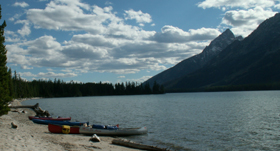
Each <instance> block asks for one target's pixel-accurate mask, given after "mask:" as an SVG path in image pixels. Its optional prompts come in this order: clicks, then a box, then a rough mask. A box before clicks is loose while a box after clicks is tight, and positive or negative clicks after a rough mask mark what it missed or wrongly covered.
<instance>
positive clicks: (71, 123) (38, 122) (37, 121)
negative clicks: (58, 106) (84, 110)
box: [32, 119, 89, 126]
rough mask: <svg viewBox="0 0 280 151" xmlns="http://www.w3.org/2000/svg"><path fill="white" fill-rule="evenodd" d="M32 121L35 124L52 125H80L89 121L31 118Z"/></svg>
mask: <svg viewBox="0 0 280 151" xmlns="http://www.w3.org/2000/svg"><path fill="white" fill-rule="evenodd" d="M32 121H33V122H34V123H37V124H45V125H48V124H54V125H69V126H81V125H83V124H85V123H86V124H87V125H88V124H89V122H69V121H52V120H40V119H32Z"/></svg>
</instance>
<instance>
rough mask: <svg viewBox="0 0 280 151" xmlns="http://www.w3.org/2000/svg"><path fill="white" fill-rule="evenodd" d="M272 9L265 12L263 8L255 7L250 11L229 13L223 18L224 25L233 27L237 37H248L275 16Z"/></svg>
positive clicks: (232, 11)
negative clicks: (261, 24)
mask: <svg viewBox="0 0 280 151" xmlns="http://www.w3.org/2000/svg"><path fill="white" fill-rule="evenodd" d="M275 13H276V12H273V11H272V10H271V9H268V10H265V9H263V8H261V7H255V8H254V9H248V10H231V11H227V12H226V13H225V15H224V17H223V20H222V24H224V25H228V26H231V27H232V29H231V30H232V31H233V32H234V33H235V35H242V36H243V37H246V36H247V35H249V34H250V33H251V32H252V31H253V30H255V29H256V28H257V27H258V25H259V24H260V23H261V22H263V21H264V20H265V19H267V18H270V17H272V16H274V15H275Z"/></svg>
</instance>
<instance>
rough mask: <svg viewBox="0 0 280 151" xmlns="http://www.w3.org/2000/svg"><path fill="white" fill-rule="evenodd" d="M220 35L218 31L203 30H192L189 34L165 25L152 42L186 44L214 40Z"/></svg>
mask: <svg viewBox="0 0 280 151" xmlns="http://www.w3.org/2000/svg"><path fill="white" fill-rule="evenodd" d="M219 34H220V32H219V30H218V29H212V28H201V29H190V30H189V31H188V32H186V31H183V30H182V29H180V28H178V27H173V26H171V25H165V26H164V27H162V29H161V32H158V33H155V34H154V35H153V36H152V37H150V38H149V39H150V40H154V41H157V42H162V43H185V42H189V41H203V40H212V39H214V38H215V37H217V36H218V35H219Z"/></svg>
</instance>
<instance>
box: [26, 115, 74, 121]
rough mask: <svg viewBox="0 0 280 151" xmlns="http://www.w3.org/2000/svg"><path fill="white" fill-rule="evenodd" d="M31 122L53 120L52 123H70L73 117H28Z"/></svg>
mask: <svg viewBox="0 0 280 151" xmlns="http://www.w3.org/2000/svg"><path fill="white" fill-rule="evenodd" d="M28 118H29V119H30V120H32V119H39V120H52V121H70V120H71V117H57V118H55V117H38V116H28Z"/></svg>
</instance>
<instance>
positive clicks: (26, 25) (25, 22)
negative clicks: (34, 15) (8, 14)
mask: <svg viewBox="0 0 280 151" xmlns="http://www.w3.org/2000/svg"><path fill="white" fill-rule="evenodd" d="M15 24H23V27H22V28H21V29H19V30H18V31H17V32H18V33H19V34H20V35H21V36H22V37H24V36H28V35H30V33H31V30H30V24H29V21H28V20H18V21H16V22H15Z"/></svg>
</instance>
